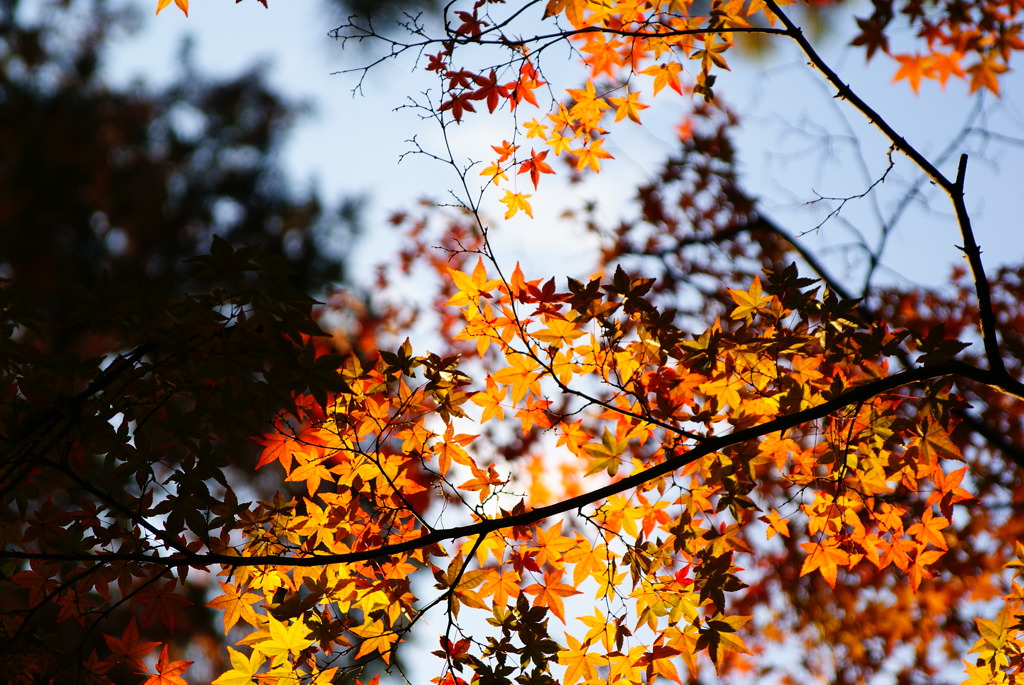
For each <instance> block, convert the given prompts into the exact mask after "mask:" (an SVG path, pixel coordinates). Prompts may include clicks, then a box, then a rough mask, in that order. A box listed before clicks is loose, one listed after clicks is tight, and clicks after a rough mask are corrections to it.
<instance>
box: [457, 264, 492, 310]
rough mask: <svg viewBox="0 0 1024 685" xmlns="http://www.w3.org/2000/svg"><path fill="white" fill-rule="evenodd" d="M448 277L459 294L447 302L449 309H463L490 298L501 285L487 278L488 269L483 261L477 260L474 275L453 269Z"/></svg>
mask: <svg viewBox="0 0 1024 685" xmlns="http://www.w3.org/2000/svg"><path fill="white" fill-rule="evenodd" d="M448 275H449V276H451V278H452V281H453V282H454V283H455V287H456V288H458V292H457V293H455V295H453V296H452V297H451V298H450V299H449V300H448V301H447V302H445V305H447V306H449V307H461V306H464V305H467V304H469V303H471V302H476V301H477V300H478V299H480V298H481V297H490V293H491V291H492V290H494V289H495V288H497V287H498V285H500V284H501V281H499V280H497V279H489V278H487V268H486V267H485V266H484V262H483V259H478V260H477V262H476V266H474V267H473V274H472V275H470V274H467V273H465V272H462V271H459V270H457V269H452V268H448Z"/></svg>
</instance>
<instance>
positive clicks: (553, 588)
mask: <svg viewBox="0 0 1024 685" xmlns="http://www.w3.org/2000/svg"><path fill="white" fill-rule="evenodd" d="M561 578H562V573H561V571H545V572H544V582H543V583H534V584H533V585H530V586H528V587H524V588H523V592H525V593H527V594H530V595H536V599H535V600H534V605H535V606H538V607H547V608H548V609H550V610H551V613H552V614H554V615H555V617H556V618H558V620H559V621H561V622H562V623H565V602H563V601H562V598H563V597H572V596H573V595H578V594H580V592H579V590H577V589H576V588H574V587H572V586H570V585H566V584H565V583H562V582H559V581H560V580H561Z"/></svg>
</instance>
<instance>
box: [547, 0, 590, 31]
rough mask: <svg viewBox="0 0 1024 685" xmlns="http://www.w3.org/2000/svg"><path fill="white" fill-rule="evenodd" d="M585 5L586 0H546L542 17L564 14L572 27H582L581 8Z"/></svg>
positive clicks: (584, 7)
mask: <svg viewBox="0 0 1024 685" xmlns="http://www.w3.org/2000/svg"><path fill="white" fill-rule="evenodd" d="M586 7H587V0H548V4H547V5H546V6H545V7H544V18H545V19H547V18H548V17H553V16H555V15H558V14H565V18H566V19H568V20H569V23H570V24H572V26H573V28H577V29H578V28H582V27H583V25H584V23H583V10H584V9H586Z"/></svg>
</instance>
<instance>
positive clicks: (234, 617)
mask: <svg viewBox="0 0 1024 685" xmlns="http://www.w3.org/2000/svg"><path fill="white" fill-rule="evenodd" d="M220 588H221V590H223V591H224V594H223V595H221V596H219V597H216V598H214V599H213V600H211V601H210V602H207V604H206V606H208V607H210V608H211V609H221V610H223V611H224V634H225V635H227V634H228V631H229V630H231V627H232V626H234V625H235V624H236V623H238V619H239V618H243V619H245V622H246V623H248V624H250V625H252V626H258V625H259V620H258V619H257V618H256V611H255V610H254V609H253V608H252V605H253V604H255V603H256V602H258V601H260V600H261V599H263V598H262V597H260V596H259V595H257V594H254V593H252V592H239V588H237V587H235V586H234V585H232V584H231V583H221V584H220Z"/></svg>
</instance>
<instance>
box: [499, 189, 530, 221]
mask: <svg viewBox="0 0 1024 685" xmlns="http://www.w3.org/2000/svg"><path fill="white" fill-rule="evenodd" d="M531 197H533V196H532V195H528V194H524V193H513V192H512V191H511V190H506V191H505V197H503V198H501V203H502V204H504V205H505V206H506V207H507V208H508V210H507V211H506V212H505V218H506V219H511V218H512V217H514V216H515V215H516V214H518V213H519V211H520V210H522V211H524V212H526V214H527V216H529V217H530V218H531V219H532V218H533V208H532V207H530V203H529V202H527V200H528V199H529V198H531Z"/></svg>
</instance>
